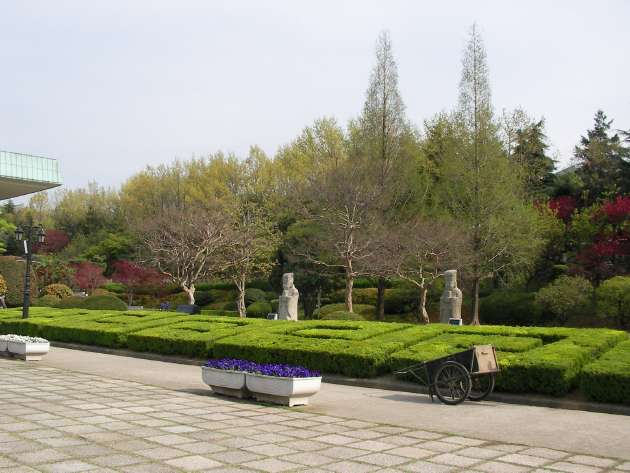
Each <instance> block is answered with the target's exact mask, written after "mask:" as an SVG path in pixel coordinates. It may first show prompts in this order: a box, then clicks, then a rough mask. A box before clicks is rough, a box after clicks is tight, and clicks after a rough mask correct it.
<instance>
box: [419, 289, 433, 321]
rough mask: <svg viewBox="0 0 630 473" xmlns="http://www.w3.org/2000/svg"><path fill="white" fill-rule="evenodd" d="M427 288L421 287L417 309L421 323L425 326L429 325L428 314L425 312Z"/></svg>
mask: <svg viewBox="0 0 630 473" xmlns="http://www.w3.org/2000/svg"><path fill="white" fill-rule="evenodd" d="M428 290H429V288H428V287H426V286H422V287H421V288H420V304H419V307H418V314H419V315H420V317H421V318H422V322H424V323H425V324H428V323H430V322H431V321H430V320H429V313H428V312H427V292H428Z"/></svg>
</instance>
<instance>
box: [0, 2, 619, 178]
mask: <svg viewBox="0 0 630 473" xmlns="http://www.w3.org/2000/svg"><path fill="white" fill-rule="evenodd" d="M473 21H476V22H477V23H478V25H479V28H480V31H481V33H482V36H483V39H484V41H485V44H486V49H487V53H488V62H489V67H490V80H491V86H492V91H493V102H494V106H495V110H497V111H500V110H501V109H503V108H507V109H510V108H513V107H516V106H521V107H523V108H524V109H525V110H526V111H527V112H529V113H530V114H531V115H533V116H535V117H541V116H544V117H545V119H546V122H547V134H548V136H549V140H550V142H551V144H552V147H553V149H554V150H557V152H558V153H559V156H560V159H561V166H565V165H567V164H568V162H569V160H570V157H571V154H572V149H573V146H574V145H575V144H576V143H577V141H578V140H579V137H580V135H581V134H584V132H585V131H586V129H588V128H589V127H590V126H591V124H592V119H593V115H594V113H595V111H596V110H597V109H598V108H602V109H604V111H605V112H606V113H607V114H608V116H609V117H610V118H614V119H615V122H614V125H615V126H617V127H619V128H624V129H630V80H629V78H630V55H629V52H628V49H629V45H630V26H629V25H630V1H624V0H619V1H612V0H611V1H599V2H596V1H588V2H586V1H576V0H570V1H554V2H551V1H548V0H546V1H532V0H528V1H520V2H515V1H512V2H510V1H507V2H506V1H504V0H499V1H471V0H466V1H440V2H437V1H433V2H420V1H392V0H382V1H379V2H372V1H365V0H357V1H344V0H331V1H322V0H317V1H308V2H306V1H295V0H292V1H271V0H267V1H263V0H255V1H235V0H232V1H215V0H213V1H210V0H208V1H192V0H190V1H188V0H171V1H157V0H134V1H130V0H99V1H97V0H92V1H85V0H76V1H55V0H41V1H34V0H29V1H19V0H14V1H10V0H0V68H1V70H0V149H4V150H9V151H19V152H24V153H31V154H39V155H44V156H49V157H53V158H57V159H58V160H59V162H60V164H61V170H62V174H63V180H64V182H65V184H66V186H67V187H71V188H72V187H77V186H84V185H86V184H87V182H88V181H90V180H95V181H97V182H99V183H100V184H104V185H111V186H118V185H120V184H121V183H122V182H124V180H125V179H127V178H128V177H129V176H131V175H132V174H133V173H135V172H137V171H139V170H141V169H143V168H144V167H145V166H146V165H149V164H151V165H156V164H159V163H168V162H170V161H172V160H173V159H174V158H175V157H178V158H189V157H191V156H192V155H205V154H208V153H211V152H215V151H218V150H223V151H226V152H230V151H232V152H235V153H237V154H238V155H240V156H245V155H246V153H247V151H248V148H249V146H250V145H252V144H257V145H259V146H261V147H262V148H263V149H264V150H265V151H266V152H267V153H268V154H270V155H273V153H274V152H275V151H276V150H277V148H278V147H279V146H281V145H283V144H285V143H287V142H289V141H291V140H292V139H293V138H294V137H295V136H296V135H297V134H298V133H299V132H300V130H302V129H303V128H304V127H305V126H306V125H309V124H310V123H312V122H313V120H315V119H316V118H318V117H322V116H334V117H336V118H337V119H338V121H339V122H340V123H342V124H345V123H346V121H347V120H348V119H349V118H351V117H354V116H356V115H358V114H359V112H360V111H361V108H362V104H363V100H364V94H365V90H366V88H367V85H368V79H369V75H370V70H371V69H372V66H373V63H374V46H375V41H376V38H377V36H378V33H379V31H381V30H388V31H389V32H390V35H391V39H392V43H393V49H394V54H395V57H396V60H397V62H398V66H399V76H400V89H401V93H402V97H403V99H404V101H405V104H406V106H407V114H408V117H409V118H410V119H411V120H412V121H413V122H414V123H416V124H417V125H421V124H422V121H423V120H424V119H427V118H429V117H431V116H432V115H433V114H435V113H436V112H439V111H441V110H450V109H452V108H453V106H454V104H455V102H456V100H457V84H458V82H459V75H460V62H461V53H462V49H463V46H464V43H465V41H466V38H467V35H468V31H469V29H470V26H471V24H472V23H473Z"/></svg>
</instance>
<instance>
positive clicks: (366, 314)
mask: <svg viewBox="0 0 630 473" xmlns="http://www.w3.org/2000/svg"><path fill="white" fill-rule="evenodd" d="M345 310H346V305H345V304H328V305H324V306H322V307H320V308H319V309H318V310H316V311H315V313H314V314H313V315H314V316H315V317H318V318H322V317H325V316H326V315H328V314H332V313H333V312H340V311H341V312H345ZM352 310H353V312H355V313H356V314H359V315H360V316H362V317H363V318H364V319H373V318H374V313H375V311H376V309H375V307H374V306H373V305H367V304H352Z"/></svg>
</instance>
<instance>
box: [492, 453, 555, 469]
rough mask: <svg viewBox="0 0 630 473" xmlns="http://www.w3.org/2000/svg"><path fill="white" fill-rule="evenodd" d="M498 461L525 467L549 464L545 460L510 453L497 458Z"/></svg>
mask: <svg viewBox="0 0 630 473" xmlns="http://www.w3.org/2000/svg"><path fill="white" fill-rule="evenodd" d="M498 460H501V461H503V462H507V463H516V464H517V465H525V466H542V465H544V464H545V463H548V462H549V460H548V459H547V458H541V457H534V456H532V455H523V454H522V453H512V454H510V455H504V456H502V457H500V458H498Z"/></svg>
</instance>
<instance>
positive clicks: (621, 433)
mask: <svg viewBox="0 0 630 473" xmlns="http://www.w3.org/2000/svg"><path fill="white" fill-rule="evenodd" d="M41 363H42V364H43V365H47V366H51V367H56V368H63V369H69V370H73V371H80V372H83V373H91V374H100V375H102V376H105V377H110V378H117V379H125V380H129V381H137V382H140V383H146V384H150V385H153V386H160V387H164V388H169V389H175V390H179V391H188V392H195V393H201V394H206V393H208V392H209V388H208V387H207V386H206V385H205V384H203V383H202V381H201V376H200V370H199V368H198V367H196V366H189V365H180V364H175V363H164V362H159V361H150V360H144V359H140V358H130V357H122V356H116V355H107V354H101V353H93V352H85V351H78V350H68V349H63V348H53V349H52V351H51V353H50V354H49V355H48V356H46V357H45V358H44V360H43V361H42V362H41ZM301 410H303V411H305V412H312V413H319V414H325V415H331V416H342V417H348V418H353V419H360V420H364V421H368V422H378V423H386V424H394V425H399V426H404V427H408V428H413V429H427V430H432V431H438V432H444V433H452V434H456V435H465V436H471V437H474V438H477V439H483V440H487V441H495V442H507V443H519V444H525V445H529V446H533V447H547V448H553V449H559V450H567V451H573V452H579V453H585V454H589V455H602V456H611V457H618V458H624V459H627V460H630V417H628V416H622V415H612V414H602V413H593V412H585V411H575V410H565V409H550V408H545V407H531V406H523V405H514V404H503V403H498V402H488V401H486V402H482V403H473V402H467V403H464V404H461V405H459V406H445V405H443V404H441V403H440V402H438V401H436V402H434V403H433V404H432V403H431V402H430V400H429V398H428V397H427V396H423V395H419V394H410V393H405V392H396V391H385V390H380V389H370V388H360V387H351V386H342V385H336V384H323V387H322V390H321V392H320V393H319V394H318V395H317V396H315V397H314V398H313V399H312V405H311V406H309V407H306V408H301Z"/></svg>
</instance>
